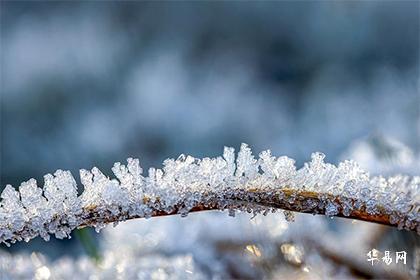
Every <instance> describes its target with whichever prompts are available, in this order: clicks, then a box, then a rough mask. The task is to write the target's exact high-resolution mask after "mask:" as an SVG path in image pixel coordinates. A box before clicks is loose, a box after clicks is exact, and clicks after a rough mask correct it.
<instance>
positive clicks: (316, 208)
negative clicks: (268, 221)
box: [80, 188, 419, 230]
mask: <svg viewBox="0 0 420 280" xmlns="http://www.w3.org/2000/svg"><path fill="white" fill-rule="evenodd" d="M326 200H328V201H334V203H335V205H336V206H337V210H338V213H337V214H336V215H335V216H338V217H343V218H348V219H355V220H361V221H366V222H371V223H378V224H383V225H388V226H394V227H395V226H396V224H393V223H391V214H390V213H385V210H384V207H383V206H381V205H376V213H375V214H370V213H368V212H367V211H366V205H365V203H364V202H361V201H357V200H355V199H353V198H347V197H343V196H334V195H331V194H321V193H317V192H314V191H305V190H295V189H289V188H282V189H281V190H278V191H273V190H269V191H264V190H256V189H249V190H242V189H241V190H237V191H236V192H235V191H232V192H231V193H230V194H229V195H227V196H226V195H224V196H223V197H219V196H218V194H216V193H210V192H209V193H207V194H206V196H205V201H204V200H203V201H201V202H199V203H196V204H195V205H194V206H193V207H192V208H190V209H189V210H188V212H200V211H208V210H231V211H232V210H237V209H239V210H249V212H251V211H253V210H254V209H255V207H257V208H258V207H260V208H261V209H260V212H262V211H268V210H269V209H272V210H276V209H281V210H287V211H293V212H299V213H310V214H314V215H316V214H319V215H325V214H326V205H325V203H323V202H324V201H326ZM222 201H223V203H222ZM144 202H145V203H146V204H147V206H148V207H151V208H152V209H154V210H153V211H152V213H151V215H150V217H159V216H169V215H177V214H181V215H186V212H184V211H183V210H182V209H184V208H185V204H184V203H183V202H180V203H178V204H176V205H174V207H173V210H172V211H170V212H166V211H163V210H161V209H162V208H163V207H161V205H160V203H159V199H156V200H155V202H153V203H152V202H150V201H149V199H147V198H146V199H144ZM356 204H360V205H361V207H359V208H357V209H358V210H357V209H356V208H355V207H353V206H354V205H356ZM345 205H347V206H348V205H351V209H352V210H351V212H350V213H348V215H345V213H343V212H344V211H343V209H344V208H345ZM413 207H414V205H413V206H412V208H413ZM83 212H84V213H83V220H84V221H85V222H84V223H82V224H81V225H80V227H85V226H94V225H96V224H107V223H113V222H118V221H123V220H127V219H135V218H144V216H136V215H134V216H133V215H131V216H128V214H127V213H124V212H120V213H119V214H117V215H114V214H112V213H110V212H106V210H105V213H104V212H103V211H102V210H101V209H98V207H96V206H91V207H88V208H85V209H84V211H83ZM392 215H394V216H398V217H399V219H400V221H401V220H407V217H404V216H403V215H401V214H400V213H398V212H397V211H394V212H392ZM418 228H419V225H418V224H414V225H413V226H412V227H410V228H406V229H409V230H418Z"/></svg>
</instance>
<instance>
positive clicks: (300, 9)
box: [0, 1, 420, 251]
mask: <svg viewBox="0 0 420 280" xmlns="http://www.w3.org/2000/svg"><path fill="white" fill-rule="evenodd" d="M419 8H420V7H419V2H418V1H386V2H381V1H363V2H359V1H349V2H341V1H323V2H315V1H308V2H264V3H251V2H227V3H220V2H219V3H193V2H177V3H169V2H161V3H151V2H119V3H116V2H86V3H77V2H43V3H39V2H38V3H29V2H28V3H27V2H2V3H1V115H0V116H1V130H0V133H1V157H0V163H1V173H0V175H1V176H0V180H1V188H3V187H4V186H5V185H6V184H9V183H10V184H13V185H14V186H18V185H19V183H20V182H21V181H23V180H27V179H29V178H31V177H34V178H36V179H37V180H38V182H40V183H41V184H42V176H43V175H44V174H46V173H49V172H53V171H54V170H56V169H58V168H60V169H68V170H71V171H72V172H73V174H77V173H78V169H79V168H90V167H92V166H98V167H100V168H101V169H102V170H103V171H104V172H105V173H107V174H110V167H111V166H112V164H113V162H115V161H123V160H125V159H126V158H127V157H129V156H132V157H139V158H140V160H141V162H142V165H143V166H144V167H145V168H146V169H147V168H148V167H150V166H152V165H157V166H159V164H160V163H161V161H162V160H163V159H165V158H167V157H177V156H178V155H179V154H180V153H188V154H192V155H194V156H197V157H202V156H215V155H218V154H220V153H221V152H222V149H223V146H224V145H228V146H234V147H236V148H238V147H239V145H240V143H241V142H246V143H248V144H250V145H251V146H252V147H253V149H254V150H255V152H259V151H261V150H262V149H266V148H270V149H272V151H273V153H274V154H276V155H280V154H287V155H289V156H291V157H294V158H296V159H297V161H298V163H299V164H301V163H302V162H303V161H305V160H307V159H308V158H309V156H310V153H311V152H313V151H322V152H324V153H326V154H327V159H328V160H329V161H332V162H336V161H337V160H338V159H339V158H340V156H341V155H342V153H343V152H344V151H345V150H346V149H347V148H348V147H349V145H350V144H351V143H352V142H354V141H355V140H358V139H363V138H366V137H370V136H371V135H384V136H387V137H392V138H393V139H396V140H398V141H400V142H402V143H404V144H405V145H407V146H409V147H410V148H411V149H412V150H413V151H414V152H415V153H418V152H419V150H420V141H419V139H420V112H419V110H420V109H419V108H420V96H419V90H418V82H419V49H420V47H419V32H420V30H419V20H420V18H419ZM36 244H37V243H36V242H34V243H31V246H40V248H42V246H45V244H44V243H42V242H41V243H39V245H36ZM49 244H52V243H49ZM59 244H61V245H57V246H66V248H67V247H68V246H67V245H65V244H67V243H59ZM62 244H64V245H62ZM19 246H20V247H25V246H28V245H26V244H19ZM38 249H39V248H38ZM74 250H76V249H74ZM70 251H71V250H70Z"/></svg>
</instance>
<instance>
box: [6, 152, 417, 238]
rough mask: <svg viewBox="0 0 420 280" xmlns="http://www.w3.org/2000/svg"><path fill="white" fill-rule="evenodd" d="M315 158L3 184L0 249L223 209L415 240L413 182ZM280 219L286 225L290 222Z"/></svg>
mask: <svg viewBox="0 0 420 280" xmlns="http://www.w3.org/2000/svg"><path fill="white" fill-rule="evenodd" d="M324 158H325V155H324V154H321V153H314V154H312V160H311V161H310V162H308V163H305V164H304V166H303V167H302V168H301V169H298V170H297V169H296V167H295V162H294V160H293V159H290V158H288V157H286V156H281V157H275V156H272V155H271V152H270V151H269V150H268V151H264V152H262V153H260V155H259V158H258V159H256V158H255V157H254V156H253V154H252V152H251V149H250V148H249V147H248V145H246V144H242V145H241V148H240V151H239V153H238V156H237V158H236V160H235V153H234V149H233V148H227V147H225V149H224V152H223V157H217V158H203V159H197V158H194V157H191V156H185V155H181V156H179V157H178V158H177V159H176V160H175V159H167V160H165V161H164V162H163V168H162V169H155V168H150V169H149V171H148V176H147V177H145V176H143V169H142V168H141V167H140V163H139V160H138V159H132V158H129V159H128V160H127V165H124V164H121V163H119V162H117V163H115V164H114V166H113V168H112V171H113V173H114V174H115V177H116V178H109V177H107V176H106V175H104V174H103V173H102V172H101V171H100V170H99V169H98V168H96V167H94V168H92V170H90V171H89V170H83V169H82V170H80V181H81V183H82V185H83V186H84V191H83V193H82V194H81V195H80V196H78V194H77V193H78V192H77V184H76V181H75V179H74V178H73V176H72V175H71V174H70V172H69V171H62V170H58V171H56V172H55V173H54V175H51V174H47V175H45V176H44V186H43V188H40V187H38V185H37V182H36V181H35V180H34V179H30V180H29V181H27V182H23V183H22V184H21V186H20V187H19V192H18V191H15V189H14V188H13V187H12V186H10V185H7V186H6V187H5V189H4V190H3V192H2V194H1V198H2V200H1V202H0V242H4V243H6V244H9V243H14V242H16V241H20V240H25V241H29V240H30V239H32V238H34V237H36V236H38V235H39V236H41V237H43V238H44V239H46V240H48V239H49V234H54V235H55V236H56V237H57V238H64V237H69V235H70V233H71V231H72V230H74V229H75V228H77V227H81V226H95V228H96V229H97V230H100V229H101V228H103V227H104V226H105V224H107V223H112V222H114V223H116V222H118V221H124V220H126V219H131V218H139V217H145V218H149V217H152V216H156V215H165V214H181V216H186V215H187V214H188V213H189V212H190V211H194V210H206V209H220V210H224V209H226V210H228V211H229V214H230V215H234V213H235V210H243V211H246V212H249V213H251V212H253V213H254V214H256V213H260V212H261V213H268V211H270V210H273V209H275V208H281V209H284V210H287V211H297V212H308V213H314V214H316V213H321V214H326V215H328V216H336V215H338V216H346V217H356V218H357V217H358V215H359V216H360V213H364V214H363V215H361V216H364V217H365V216H371V221H376V222H382V223H392V224H397V225H398V227H399V228H406V229H414V230H417V232H420V226H419V225H418V223H419V220H420V215H419V210H420V203H419V200H420V193H419V186H420V177H408V176H403V175H397V176H394V177H390V178H388V179H386V178H383V177H370V176H369V174H368V173H367V172H365V171H363V170H362V169H361V168H360V167H359V166H358V164H357V163H356V162H354V161H344V162H342V163H340V164H338V166H335V165H332V164H329V163H325V162H324ZM289 213H290V212H286V217H292V216H291V215H289Z"/></svg>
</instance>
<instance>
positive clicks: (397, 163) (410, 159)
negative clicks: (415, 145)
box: [341, 134, 420, 175]
mask: <svg viewBox="0 0 420 280" xmlns="http://www.w3.org/2000/svg"><path fill="white" fill-rule="evenodd" d="M341 158H342V159H353V160H355V161H356V162H358V163H359V164H360V166H361V167H362V168H363V169H365V170H368V171H369V172H370V173H372V174H382V175H388V174H392V173H406V174H411V175H415V174H419V171H420V155H417V156H416V155H415V153H414V152H413V151H412V150H411V149H410V148H409V147H407V146H406V145H404V144H403V143H401V142H400V141H398V140H397V139H394V138H392V137H389V136H384V135H381V134H372V135H371V136H369V137H367V138H364V139H360V140H357V141H355V142H353V143H352V144H351V145H350V146H349V148H348V149H347V150H346V151H345V152H344V153H343V156H342V157H341Z"/></svg>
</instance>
